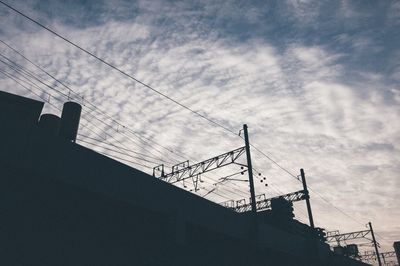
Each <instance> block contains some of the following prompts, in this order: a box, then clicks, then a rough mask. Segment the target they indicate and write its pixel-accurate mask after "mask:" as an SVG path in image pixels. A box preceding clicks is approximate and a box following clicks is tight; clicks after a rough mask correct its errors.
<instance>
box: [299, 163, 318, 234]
mask: <svg viewBox="0 0 400 266" xmlns="http://www.w3.org/2000/svg"><path fill="white" fill-rule="evenodd" d="M300 175H301V183H303V191H304V193H305V194H306V205H307V212H308V219H309V220H310V226H311V228H312V229H315V226H314V218H313V215H312V211H311V203H310V194H309V192H308V189H307V182H306V176H305V174H304V170H303V169H300Z"/></svg>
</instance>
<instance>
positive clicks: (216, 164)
mask: <svg viewBox="0 0 400 266" xmlns="http://www.w3.org/2000/svg"><path fill="white" fill-rule="evenodd" d="M243 153H245V147H240V148H238V149H235V150H232V151H229V152H226V153H224V154H221V155H218V156H215V157H213V158H210V159H208V160H205V161H202V162H199V163H196V164H193V165H190V164H189V161H184V162H182V163H179V164H176V165H173V166H172V170H171V172H170V173H168V174H165V172H164V165H163V164H161V165H158V166H156V167H154V168H153V176H154V177H157V178H159V179H161V180H163V181H166V182H168V183H176V182H180V181H183V182H184V181H185V180H186V179H189V178H190V179H192V182H193V185H194V187H195V190H197V186H198V182H199V181H200V182H201V174H204V173H206V172H209V171H212V170H215V169H217V168H220V167H223V166H227V165H229V164H233V163H235V162H236V160H237V159H239V157H240V156H241V155H242V154H243ZM240 165H242V164H240ZM242 166H245V167H247V166H246V165H242ZM157 173H159V175H158V176H157Z"/></svg>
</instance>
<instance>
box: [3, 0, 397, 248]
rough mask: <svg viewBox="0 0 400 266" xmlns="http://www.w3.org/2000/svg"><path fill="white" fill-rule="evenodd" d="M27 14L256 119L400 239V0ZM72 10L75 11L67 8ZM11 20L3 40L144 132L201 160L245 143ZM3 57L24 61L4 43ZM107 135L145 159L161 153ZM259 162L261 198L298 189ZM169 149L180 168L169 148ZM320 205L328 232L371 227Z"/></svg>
mask: <svg viewBox="0 0 400 266" xmlns="http://www.w3.org/2000/svg"><path fill="white" fill-rule="evenodd" d="M15 6H16V7H17V8H21V9H22V10H23V11H24V12H27V13H29V14H31V15H32V16H34V17H40V18H41V20H42V21H43V22H44V23H45V24H47V25H50V26H51V27H52V28H54V29H56V31H58V32H60V33H61V34H63V35H64V36H66V37H68V38H70V39H71V40H74V41H76V42H77V43H78V44H80V45H82V46H83V47H85V48H87V49H88V50H90V51H92V52H94V53H95V54H96V55H98V56H100V57H102V58H104V59H105V60H107V61H109V62H111V63H113V64H114V65H116V66H118V67H119V68H121V69H123V70H124V71H126V72H127V73H130V74H132V75H133V76H135V77H137V78H139V79H140V80H142V81H143V82H145V83H147V84H151V85H152V86H153V87H155V88H157V89H158V90H160V91H162V92H163V93H165V94H167V95H169V96H171V97H173V98H174V99H176V100H178V101H180V102H182V103H184V104H186V105H188V106H190V107H191V108H192V109H194V110H196V111H199V112H200V113H202V114H204V115H206V116H208V117H210V118H212V119H215V120H216V121H218V122H219V123H222V124H223V125H225V126H227V127H229V128H231V129H233V130H239V129H240V128H241V125H242V124H243V123H247V124H249V126H250V132H251V141H252V142H253V143H254V144H255V145H256V146H257V147H259V148H261V149H262V150H264V151H265V152H267V153H268V154H271V155H272V157H273V158H274V159H276V160H277V161H278V162H279V163H281V164H282V165H284V166H285V167H287V168H288V169H290V170H293V169H298V168H300V167H303V168H305V169H306V172H307V173H308V174H309V183H310V185H311V186H312V187H313V188H314V189H315V190H316V191H319V193H321V194H322V195H323V196H324V197H326V199H329V200H330V201H331V202H332V203H334V204H335V205H336V206H338V207H340V208H341V209H343V210H345V211H346V212H348V213H349V214H351V215H354V217H355V218H356V219H357V220H360V221H363V222H364V221H365V222H367V221H368V220H369V219H371V220H372V221H373V222H374V224H376V228H377V231H378V232H379V231H381V232H382V235H384V236H385V237H386V238H388V239H390V240H394V238H395V235H394V234H393V233H392V232H397V234H398V233H399V232H400V230H399V228H398V226H397V224H398V223H397V221H398V219H399V217H400V211H399V210H398V209H396V206H395V201H396V199H398V198H399V196H400V195H399V192H398V191H399V190H398V188H400V184H399V179H398V172H399V171H398V170H399V168H400V158H399V145H398V143H399V136H400V134H399V133H400V125H398V123H396V121H398V120H399V116H400V105H399V103H400V93H399V88H398V85H397V83H396V82H398V75H397V73H398V70H399V67H398V60H395V58H399V51H398V48H397V47H399V37H398V34H397V35H396V34H395V33H396V31H395V30H394V28H393V27H392V26H391V24H390V23H389V22H393V23H396V21H398V16H397V15H396V13H395V12H394V11H393V10H394V9H395V8H396V3H395V1H394V2H393V3H390V2H389V1H388V4H381V3H380V4H378V3H376V4H371V6H364V7H363V10H362V12H361V11H359V8H360V7H359V6H356V7H355V6H354V4H353V3H352V2H347V1H342V2H341V4H335V3H333V4H331V3H329V2H319V1H318V4H316V2H315V1H287V2H283V1H282V2H280V1H279V3H278V2H276V3H270V4H259V3H254V4H251V3H246V4H244V3H243V2H232V3H231V2H229V3H217V2H207V3H204V4H196V5H195V4H191V3H190V4H189V3H188V2H173V3H165V2H164V1H138V2H135V3H131V2H130V1H127V2H125V1H105V2H104V3H103V4H99V5H92V4H91V3H90V1H89V2H88V4H87V5H85V6H80V5H73V6H69V4H68V5H62V6H61V7H62V8H60V6H59V5H58V4H57V5H54V4H52V5H49V6H44V5H43V4H38V3H36V2H34V1H32V2H30V3H29V4H28V5H26V6H25V5H22V4H21V3H18V2H16V3H15ZM23 6H24V7H23ZM68 8H70V11H71V12H63V10H65V9H67V10H68ZM72 11H74V12H72ZM381 11H382V12H384V14H387V16H385V15H382V12H381ZM0 13H1V14H2V16H1V19H0V22H1V24H2V25H7V27H2V29H1V31H0V36H1V39H4V40H6V41H8V42H9V43H12V44H13V45H14V46H15V47H16V48H18V49H19V50H20V51H22V52H23V53H24V54H26V55H27V56H29V57H30V58H32V59H33V60H34V61H35V62H37V63H38V64H39V65H41V66H43V67H44V68H45V69H46V70H47V71H49V72H50V73H52V74H53V75H55V76H56V77H58V78H59V79H61V80H62V81H64V82H65V83H67V84H68V85H70V86H71V87H72V88H74V90H75V91H76V92H78V93H80V94H81V95H82V96H83V97H84V99H85V100H86V101H90V102H92V103H94V104H95V105H96V106H98V107H99V108H100V109H102V110H105V111H107V113H108V114H109V115H110V116H112V117H114V118H115V119H117V120H119V121H121V122H122V123H124V124H126V125H128V126H129V128H131V129H132V130H134V131H136V132H138V133H140V134H142V135H143V136H145V137H146V138H149V139H152V140H154V141H157V142H158V143H160V144H162V145H164V146H167V147H169V148H170V149H173V150H175V151H177V152H178V151H179V153H182V154H185V155H184V156H183V157H187V156H186V155H190V157H191V159H194V160H197V161H199V160H202V159H206V158H208V157H210V156H214V155H217V154H219V153H223V152H226V151H228V150H231V149H234V148H236V147H239V146H241V145H243V143H242V141H241V139H239V138H237V137H235V136H233V135H229V134H228V133H226V132H224V131H223V130H221V129H218V128H215V127H213V126H212V125H210V124H209V123H207V122H205V121H204V120H202V119H200V118H198V117H196V116H194V115H192V114H190V113H189V112H188V111H187V110H184V109H182V108H180V107H178V106H176V105H175V104H173V103H171V102H170V101H168V100H166V99H163V98H161V97H160V96H159V95H157V94H155V93H153V92H151V91H149V90H148V89H146V88H144V87H143V86H140V85H139V84H137V83H136V84H135V83H134V82H132V81H131V80H129V79H126V78H124V77H123V76H121V75H120V74H118V73H116V72H114V71H111V70H110V69H109V68H108V67H106V66H104V65H102V64H101V63H99V62H97V61H96V60H94V59H93V58H90V57H88V56H86V55H84V54H82V53H81V52H79V51H78V50H76V49H74V48H73V47H71V46H68V45H67V44H65V43H63V42H62V41H60V40H59V39H56V38H55V37H54V36H51V35H49V34H48V33H46V32H44V31H42V30H39V29H38V28H37V27H34V26H33V25H31V24H29V22H26V21H24V20H22V19H21V18H18V17H16V16H15V15H14V14H13V13H10V12H7V11H5V10H4V8H1V9H0ZM370 21H372V22H370ZM371 23H372V24H371ZM373 23H375V24H373ZM370 26H371V27H370ZM376 36H384V37H385V38H384V39H381V40H379V41H378V40H377V38H376ZM393 42H394V43H393ZM1 52H2V53H6V54H8V55H9V56H12V57H13V58H14V59H15V58H16V57H15V55H14V54H12V53H11V52H9V51H7V49H5V48H4V47H1ZM20 62H22V61H20ZM2 68H4V67H3V66H2ZM0 81H1V86H2V89H4V90H8V91H11V92H14V93H19V94H24V95H29V94H26V92H25V91H23V90H21V89H20V88H19V87H17V86H16V85H15V84H14V83H12V81H10V80H8V79H3V77H1V76H0ZM30 96H32V95H30ZM87 115H88V116H87V118H88V120H92V121H93V119H90V114H87ZM96 116H99V117H101V115H100V114H97V115H96ZM102 119H105V118H104V117H102ZM95 124H97V126H98V127H101V128H103V125H102V124H101V123H99V122H95ZM91 127H92V128H93V130H98V128H96V127H95V126H93V125H92V126H91ZM114 127H115V128H116V127H117V125H114ZM104 128H105V129H106V127H104ZM115 128H114V130H115ZM108 130H109V132H110V134H111V132H113V134H115V138H116V139H118V141H121V142H122V143H125V144H126V145H128V146H129V147H132V148H133V149H135V150H137V151H140V152H142V153H146V154H150V153H157V155H159V154H158V152H157V151H155V150H150V149H149V147H148V146H147V147H146V145H143V143H140V145H136V144H134V143H133V142H132V141H130V140H129V138H128V137H127V135H122V134H120V133H119V134H118V133H116V132H114V131H111V130H110V129H108ZM118 130H119V132H124V130H126V129H123V128H122V129H121V128H118ZM82 131H85V129H82ZM125 132H126V131H125ZM86 133H87V134H89V132H86ZM108 138H110V137H108ZM132 138H133V137H132ZM108 140H109V141H115V140H113V139H108ZM136 141H138V140H137V139H136ZM253 154H254V155H253V157H254V160H255V166H256V167H257V168H258V169H260V170H261V171H262V172H263V174H265V175H266V176H267V177H268V179H269V180H268V181H269V183H270V184H271V185H272V186H271V188H265V187H264V186H262V184H260V183H257V190H258V192H260V193H261V192H266V193H267V194H268V195H274V194H277V193H278V192H277V191H274V190H273V188H276V189H279V190H280V191H283V192H290V191H292V190H298V189H299V188H300V187H299V184H298V183H297V181H295V180H294V179H293V178H291V177H289V176H288V175H287V174H286V173H284V172H282V171H281V170H279V169H278V168H277V167H276V166H274V165H273V164H272V163H271V162H269V161H268V160H266V159H265V158H264V157H263V156H261V155H260V154H258V153H257V152H256V151H254V152H253ZM163 155H164V156H165V157H172V158H175V159H176V160H179V158H177V156H176V155H172V154H170V153H168V152H166V151H164V152H163ZM172 158H171V159H172ZM180 159H182V158H180ZM182 160H183V159H182ZM294 171H295V172H296V171H297V170H294ZM230 186H231V187H232V188H235V189H240V190H242V192H241V193H239V195H235V194H234V193H233V192H232V189H231V190H230V191H228V190H226V191H225V192H224V190H223V188H221V191H220V193H227V194H226V195H229V196H228V197H230V198H235V197H236V198H239V197H240V196H242V195H246V190H247V188H246V186H244V185H242V184H236V185H234V184H230ZM228 193H230V194H228ZM203 194H204V193H203ZM312 197H313V202H315V203H314V205H315V213H316V214H315V215H316V216H317V217H318V218H317V221H318V223H319V224H318V225H319V226H322V227H324V226H326V227H328V228H331V229H335V228H336V227H340V228H339V229H341V230H343V231H346V230H354V229H359V228H358V227H359V226H360V225H359V224H354V223H353V222H352V221H351V220H349V219H347V218H346V217H343V219H342V218H341V219H338V220H337V221H333V220H332V218H331V217H332V214H327V213H326V209H327V208H329V209H332V208H331V206H328V205H326V203H325V202H324V201H323V200H321V199H319V198H318V195H316V194H313V195H312ZM209 198H211V199H213V198H214V200H216V201H221V200H222V198H221V197H220V196H218V195H213V194H210V196H209ZM333 211H335V210H333ZM337 215H338V216H339V215H341V214H340V213H337ZM388 228H391V229H392V231H391V232H388V231H389V230H388ZM384 230H388V231H384Z"/></svg>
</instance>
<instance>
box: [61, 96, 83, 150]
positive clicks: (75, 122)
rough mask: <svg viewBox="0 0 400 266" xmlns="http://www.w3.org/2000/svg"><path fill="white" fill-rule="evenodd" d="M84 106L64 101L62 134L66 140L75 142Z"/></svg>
mask: <svg viewBox="0 0 400 266" xmlns="http://www.w3.org/2000/svg"><path fill="white" fill-rule="evenodd" d="M81 111H82V106H81V105H80V104H78V103H75V102H66V103H64V106H63V110H62V114H61V123H60V136H61V137H63V138H65V139H66V140H69V141H72V142H75V141H76V136H77V134H78V128H79V121H80V118H81Z"/></svg>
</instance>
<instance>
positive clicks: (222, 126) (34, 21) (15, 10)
mask: <svg viewBox="0 0 400 266" xmlns="http://www.w3.org/2000/svg"><path fill="white" fill-rule="evenodd" d="M0 3H1V4H3V5H4V6H6V7H8V8H9V9H11V10H13V11H14V12H16V13H18V14H19V15H21V16H23V17H25V18H26V19H28V20H30V21H32V22H33V23H35V24H36V25H38V26H39V27H41V28H43V29H45V30H47V31H48V32H50V33H52V34H54V35H55V36H57V37H58V38H60V39H62V40H64V41H65V42H67V43H69V44H71V45H72V46H74V47H76V48H78V49H79V50H81V51H82V52H84V53H86V54H88V55H90V56H91V57H93V58H95V59H97V60H99V61H100V62H102V63H103V64H105V65H107V66H109V67H110V68H112V69H114V70H116V71H117V72H119V73H121V74H122V75H124V76H126V77H128V78H129V79H131V80H133V81H135V82H137V83H139V84H140V85H142V86H144V87H146V88H148V89H150V90H152V91H153V92H155V93H157V94H158V95H160V96H162V97H164V98H166V99H168V100H169V101H171V102H173V103H175V104H177V105H179V106H180V107H182V108H184V109H186V110H188V111H190V112H191V113H193V114H195V115H197V116H199V117H201V118H203V119H205V120H207V121H208V122H210V123H212V124H214V125H216V126H218V127H221V128H223V129H225V130H227V131H229V132H231V133H232V134H235V135H236V133H235V132H234V131H232V130H231V129H229V128H227V127H225V126H224V125H222V124H220V123H218V122H215V121H214V120H212V119H210V118H208V117H206V116H205V115H202V114H200V113H199V112H198V111H195V110H193V109H192V108H190V107H188V106H186V105H184V104H182V103H180V102H179V101H177V100H175V99H173V98H172V97H170V96H168V95H166V94H165V93H162V92H160V91H159V90H156V89H155V88H153V87H152V86H150V85H148V84H147V83H144V82H143V81H141V80H139V79H137V78H135V77H133V76H132V75H130V74H128V73H126V72H125V71H123V70H121V69H119V68H118V67H116V66H114V65H113V64H111V63H109V62H107V61H106V60H104V59H102V58H100V57H98V56H97V55H95V54H93V53H92V52H90V51H88V50H86V49H85V48H83V47H81V46H79V45H78V44H75V43H74V42H72V41H70V40H69V39H67V38H66V37H63V36H62V35H60V34H58V33H57V32H55V31H54V30H52V29H50V28H48V27H47V26H45V25H43V24H42V23H40V22H38V21H37V20H35V19H33V18H31V17H29V16H28V15H25V14H24V13H22V12H21V11H19V10H17V9H15V8H13V7H12V6H10V5H8V4H6V3H4V2H3V1H1V0H0Z"/></svg>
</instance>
